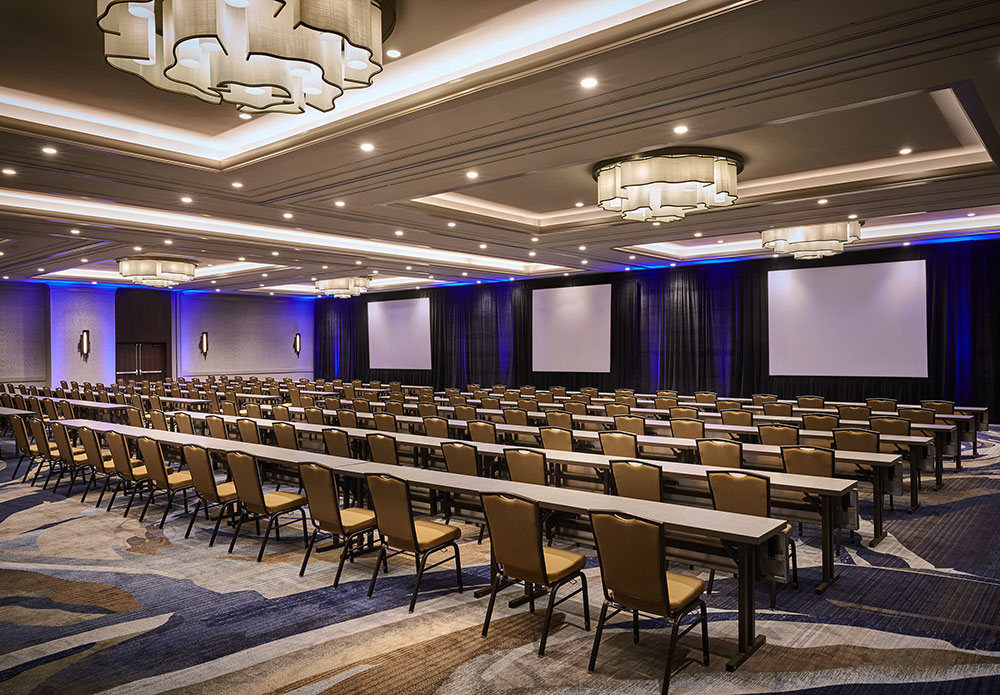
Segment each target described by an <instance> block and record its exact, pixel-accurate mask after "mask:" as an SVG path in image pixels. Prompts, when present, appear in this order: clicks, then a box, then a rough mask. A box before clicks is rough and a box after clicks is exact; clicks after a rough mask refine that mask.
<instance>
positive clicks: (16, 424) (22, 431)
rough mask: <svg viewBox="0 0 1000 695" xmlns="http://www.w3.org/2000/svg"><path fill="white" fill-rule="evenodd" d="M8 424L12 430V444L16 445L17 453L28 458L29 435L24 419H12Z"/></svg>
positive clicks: (29, 448) (29, 449)
mask: <svg viewBox="0 0 1000 695" xmlns="http://www.w3.org/2000/svg"><path fill="white" fill-rule="evenodd" d="M10 424H11V427H12V428H13V429H14V442H15V443H16V444H17V449H18V451H20V452H21V453H22V454H24V455H25V456H29V455H30V453H31V447H30V444H31V435H29V434H28V425H27V424H26V423H25V421H24V418H23V417H12V418H11V419H10Z"/></svg>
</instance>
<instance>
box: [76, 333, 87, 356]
mask: <svg viewBox="0 0 1000 695" xmlns="http://www.w3.org/2000/svg"><path fill="white" fill-rule="evenodd" d="M76 347H77V349H78V350H79V351H80V354H81V355H83V360H84V362H86V361H87V358H88V357H90V331H83V332H82V333H80V342H79V343H77V346H76Z"/></svg>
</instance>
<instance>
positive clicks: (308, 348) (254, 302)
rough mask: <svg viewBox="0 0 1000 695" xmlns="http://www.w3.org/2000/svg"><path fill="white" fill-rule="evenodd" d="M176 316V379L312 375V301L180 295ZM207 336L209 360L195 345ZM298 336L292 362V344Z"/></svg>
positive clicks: (309, 376) (310, 376)
mask: <svg viewBox="0 0 1000 695" xmlns="http://www.w3.org/2000/svg"><path fill="white" fill-rule="evenodd" d="M178 307H179V308H178V312H177V323H176V326H177V329H176V337H177V344H176V345H175V349H176V350H177V355H178V368H179V374H178V376H206V375H209V374H230V375H244V376H251V375H261V376H276V377H285V376H289V377H292V378H298V377H307V378H312V376H313V324H314V308H313V300H312V299H300V298H278V297H247V296H232V295H224V294H221V295H215V294H211V295H209V294H181V295H180V300H179V303H178ZM202 331H206V332H208V357H202V355H201V352H200V351H199V350H198V340H199V338H200V337H201V334H202ZM296 333H301V334H302V352H301V354H300V355H299V356H298V357H296V355H295V352H294V351H293V350H292V339H293V338H294V337H295V334H296Z"/></svg>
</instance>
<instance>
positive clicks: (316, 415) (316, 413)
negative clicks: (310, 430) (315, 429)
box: [302, 407, 326, 425]
mask: <svg viewBox="0 0 1000 695" xmlns="http://www.w3.org/2000/svg"><path fill="white" fill-rule="evenodd" d="M302 414H303V415H304V416H305V419H306V422H307V423H309V424H310V425H325V424H326V421H325V420H324V419H323V409H322V408H316V407H309V408H305V409H303V410H302Z"/></svg>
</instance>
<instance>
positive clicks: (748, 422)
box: [719, 408, 753, 427]
mask: <svg viewBox="0 0 1000 695" xmlns="http://www.w3.org/2000/svg"><path fill="white" fill-rule="evenodd" d="M719 415H721V416H722V424H723V425H738V426H740V427H753V413H751V412H750V411H749V410H733V409H730V408H727V409H725V410H720V411H719Z"/></svg>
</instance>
